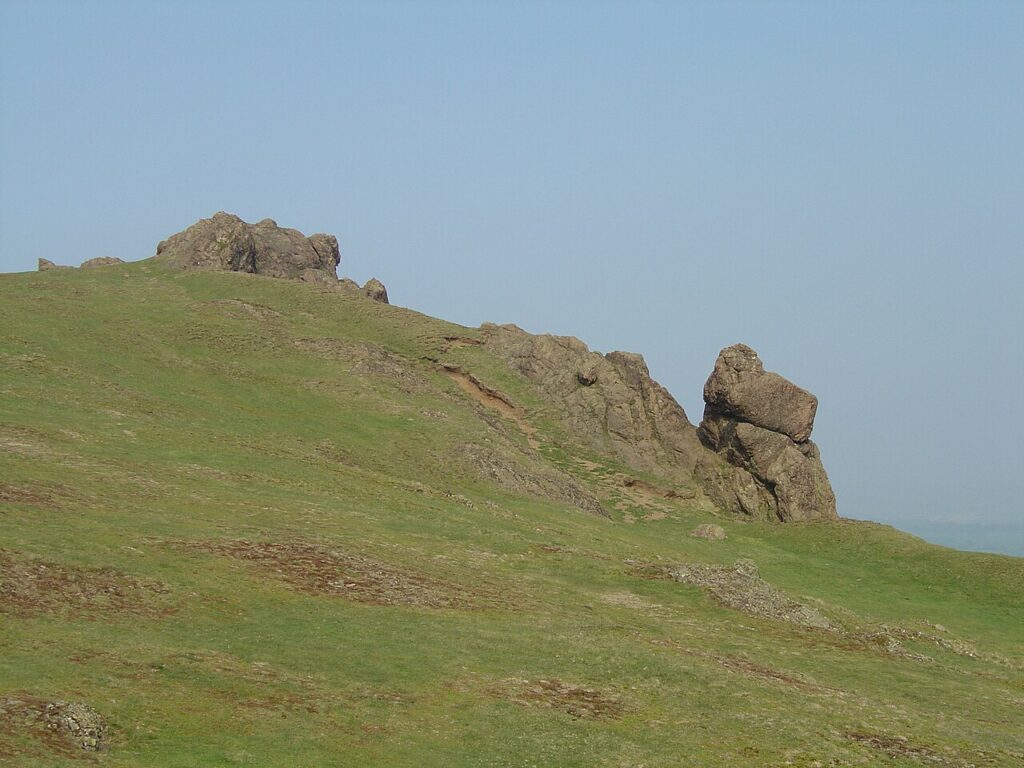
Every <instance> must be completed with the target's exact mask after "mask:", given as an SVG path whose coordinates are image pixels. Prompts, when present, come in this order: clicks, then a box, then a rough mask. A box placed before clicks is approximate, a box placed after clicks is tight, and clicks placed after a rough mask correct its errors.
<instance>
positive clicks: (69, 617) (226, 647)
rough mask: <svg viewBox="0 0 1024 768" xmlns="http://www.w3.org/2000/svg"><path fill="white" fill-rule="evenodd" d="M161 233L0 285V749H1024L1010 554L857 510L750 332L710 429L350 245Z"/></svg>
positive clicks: (342, 761)
mask: <svg viewBox="0 0 1024 768" xmlns="http://www.w3.org/2000/svg"><path fill="white" fill-rule="evenodd" d="M159 251H160V252H159V254H158V255H156V256H154V257H153V258H149V259H143V260H140V261H132V262H128V263H125V262H121V261H120V260H117V259H114V258H112V257H111V258H104V259H100V260H94V259H90V260H88V261H87V262H86V263H85V264H83V266H86V268H84V269H72V268H63V269H59V268H56V265H55V264H53V263H52V262H47V263H45V264H42V265H41V266H42V267H44V269H43V270H42V271H39V272H32V273H24V274H9V275H0V647H2V648H3V653H0V763H3V764H4V765H5V766H6V765H10V766H12V768H37V767H38V766H48V767H50V766H53V767H54V768H58V767H63V766H66V767H67V768H71V767H72V766H75V765H82V764H83V760H84V761H86V762H90V763H92V762H95V763H96V764H97V765H103V766H108V767H109V768H129V767H131V768H134V767H135V766H154V768H163V767H164V766H167V767H168V768H170V766H207V765H210V766H214V765H260V766H268V767H277V766H281V767H282V768H284V767H285V766H288V767H289V768H290V767H291V766H335V765H337V766H389V767H390V766H395V767H396V768H405V767H408V768H412V767H413V766H415V767H416V768H423V766H467V768H468V767H470V766H472V767H473V768H475V767H477V766H495V767H497V766H507V767H508V768H518V767H519V766H524V767H525V766H530V765H550V766H558V767H559V768H595V767H600V768H640V766H677V765H685V766H701V767H702V768H704V767H706V768H726V767H728V768H732V767H733V766H757V767H761V766H785V765H792V766H797V767H799V768H814V767H815V766H818V768H821V766H826V765H827V766H834V767H835V768H842V766H851V767H852V766H858V765H871V766H875V765H879V766H892V768H896V767H897V766H901V767H902V768H909V767H910V766H915V765H937V766H948V767H949V768H969V767H970V766H976V767H977V768H980V767H981V766H986V767H987V766H1011V765H1020V764H1021V761H1022V760H1024V738H1022V733H1024V731H1022V729H1021V728H1020V722H1021V705H1022V702H1021V691H1022V690H1024V688H1022V682H1024V678H1022V671H1024V652H1022V650H1021V649H1022V648H1024V631H1022V628H1024V619H1022V617H1024V591H1022V590H1021V584H1024V560H1020V559H1015V558H1009V557H1000V556H995V555H981V554H976V553H966V552H956V551H954V550H948V549H944V548H941V547H935V546H932V545H929V544H927V543H925V542H923V541H921V540H919V539H915V538H914V537H912V536H908V535H906V534H902V533H900V532H898V531H895V530H893V529H891V528H888V527H885V526H880V525H877V524H873V523H866V522H862V521H855V520H847V519H839V518H837V517H836V516H835V506H834V499H833V496H832V493H831V490H830V489H829V487H828V480H827V477H826V476H825V472H824V469H822V468H821V463H820V459H819V458H818V451H817V448H816V447H815V446H814V444H813V443H812V442H811V434H812V427H813V421H814V417H815V415H816V412H817V406H818V403H817V400H816V398H815V397H814V396H813V395H812V394H810V393H809V392H806V391H805V390H803V389H801V388H800V387H798V386H796V385H795V384H793V383H791V382H789V381H787V380H786V379H785V378H783V377H782V376H779V375H777V374H773V373H771V372H769V371H766V370H765V368H764V365H763V364H762V362H761V360H760V359H759V358H758V356H757V354H756V353H755V352H754V351H753V350H752V349H750V348H749V347H746V346H743V345H735V346H731V347H727V348H726V349H725V350H723V351H722V353H721V354H720V355H719V356H718V360H717V361H716V362H715V365H714V370H713V371H711V375H710V377H708V379H707V383H706V385H705V388H704V399H705V408H704V413H703V415H702V419H701V421H700V424H699V426H698V425H694V424H693V423H692V422H691V420H690V419H689V418H688V417H687V414H686V413H685V412H684V410H683V409H682V408H681V407H680V406H679V404H678V403H677V402H676V400H675V399H674V398H673V397H672V395H671V394H670V393H669V392H668V391H667V390H666V389H665V388H664V387H662V386H660V385H659V384H658V383H657V382H656V381H655V380H654V379H653V378H652V377H651V375H650V372H649V370H648V368H647V365H646V363H645V362H644V359H643V357H642V356H640V355H638V354H635V353H629V352H621V351H617V352H608V353H607V354H604V353H600V352H597V351H594V350H591V349H590V348H588V347H587V345H586V344H584V343H583V342H582V341H580V340H578V339H574V338H571V337H564V336H551V335H534V334H530V333H527V332H525V331H523V330H522V329H520V328H518V327H516V326H514V325H494V324H484V325H483V326H481V327H479V328H468V327H464V326H460V325H457V324H454V323H450V322H446V321H444V320H440V319H437V318H433V317H428V316H426V315H423V314H420V313H418V312H415V311H413V310H410V309H406V308H403V307H400V306H395V305H391V304H387V303H384V301H382V299H383V298H384V294H386V291H385V290H384V287H383V284H382V283H379V281H378V282H376V283H374V282H373V281H371V284H370V285H368V286H364V287H363V288H358V286H355V285H354V284H353V283H351V281H346V280H344V279H342V280H338V279H337V270H338V267H339V265H340V264H339V261H340V256H341V254H340V249H338V248H337V247H336V244H335V241H334V240H333V238H330V236H328V235H314V236H311V237H306V236H305V235H303V234H302V233H301V232H297V231H294V230H284V229H282V228H279V227H277V225H276V224H274V223H273V222H270V221H269V220H264V221H263V222H261V223H258V224H247V223H245V222H243V221H241V220H240V219H238V218H237V217H232V216H230V215H228V214H220V215H217V216H214V217H212V218H211V219H207V220H204V221H201V222H199V223H198V224H197V225H195V228H190V229H189V230H185V232H183V233H180V234H179V235H175V236H172V237H170V238H167V239H166V240H165V241H164V244H163V245H162V246H161V247H160V249H159ZM47 255H49V256H54V257H57V258H59V255H57V254H47ZM311 272H314V273H316V274H315V275H313V276H311V275H310V273H311ZM367 288H368V289H369V290H364V289H367ZM709 363H710V361H709ZM709 367H710V366H709ZM959 702H970V706H969V707H966V706H959V705H958V703H959Z"/></svg>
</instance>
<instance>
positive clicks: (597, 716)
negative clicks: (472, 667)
mask: <svg viewBox="0 0 1024 768" xmlns="http://www.w3.org/2000/svg"><path fill="white" fill-rule="evenodd" d="M490 692H491V694H492V695H494V696H497V697H498V698H501V699H504V700H506V701H511V702H514V703H516V704H520V705H522V706H526V707H544V708H547V709H558V710H561V711H562V712H565V713H566V714H568V715H571V716H572V717H575V718H578V719H579V718H587V719H593V720H617V719H619V718H620V717H622V712H623V710H624V707H623V704H622V700H621V699H620V698H619V697H618V696H616V695H614V694H611V693H608V692H606V691H600V690H597V689H596V688H588V687H585V686H580V685H573V684H572V683H567V682H565V681H563V680H557V679H551V680H518V679H515V678H513V679H510V680H503V681H502V682H501V683H499V684H498V685H496V686H494V687H493V688H491V690H490Z"/></svg>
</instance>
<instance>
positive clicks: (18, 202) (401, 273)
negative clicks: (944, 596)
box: [0, 0, 1024, 555]
mask: <svg viewBox="0 0 1024 768" xmlns="http://www.w3.org/2000/svg"><path fill="white" fill-rule="evenodd" d="M1021 39H1024V5H1022V4H1011V3H970V4H968V3H963V4H956V3H903V4H900V5H897V6H887V5H882V4H864V3H822V4H805V3H760V4H744V3H714V4H710V3H692V4H686V5H682V4H661V3H639V4H629V5H626V4H614V3H554V4H541V3H536V4H531V3H526V4H515V5H511V4H509V5H504V4H488V5H485V6H479V5H476V4H471V3H397V2H396V3H387V4H370V3H349V4H340V5H332V4H321V3H298V4H287V5H286V4H282V3H229V2H221V3H180V4H173V5H172V4H149V3H118V2H108V3H99V2H96V3H46V2H39V3H18V2H10V0H8V1H7V2H4V1H3V0H0V99H2V103H3V104H4V109H3V110H2V111H0V271H5V272H10V271H24V270H33V269H35V263H36V259H37V258H39V257H43V258H48V259H52V260H53V261H56V262H58V263H65V264H78V263H80V262H81V261H83V260H85V259H87V258H91V257H94V256H101V255H113V256H119V257H121V258H124V259H126V260H135V259H140V258H145V257H148V256H151V255H152V254H153V253H154V251H155V248H156V244H157V242H158V241H159V240H161V239H162V238H165V237H167V236H168V235H170V234H172V233H174V232H176V231H179V230H181V229H183V228H184V227H186V226H188V225H189V224H191V223H192V222H194V221H195V220H196V219H199V218H202V217H207V216H210V215H212V214H213V213H214V212H215V211H217V210H228V211H231V212H233V213H236V214H238V215H240V216H242V217H243V218H245V219H246V220H248V221H256V220H259V219H262V218H265V217H270V218H273V219H275V220H277V221H278V222H279V223H280V224H281V225H282V226H289V227H295V228H298V229H301V230H303V231H304V232H306V233H307V234H309V233H312V232H318V231H325V232H331V233H334V234H336V235H337V237H338V240H339V242H340V244H341V250H342V264H341V268H340V269H339V274H340V275H348V276H352V277H355V278H356V279H358V280H359V281H360V282H362V281H364V280H366V279H368V278H369V277H371V276H375V277H379V278H380V279H381V280H383V281H384V283H385V284H386V285H387V287H388V291H389V294H390V296H391V299H392V302H393V303H395V304H399V305H401V306H406V307H410V308H412V309H416V310H418V311H421V312H425V313H427V314H431V315H435V316H440V317H443V318H445V319H448V320H452V321H455V322H459V323H463V324H466V325H478V324H479V323H481V322H483V321H487V320H490V321H495V322H514V323H516V324H517V325H520V326H522V327H524V328H525V329H527V330H529V331H531V332H548V333H557V334H571V335H574V336H578V337H580V338H582V339H583V340H584V341H586V342H587V343H588V344H589V345H590V346H591V347H593V348H595V349H598V350H600V351H603V352H608V351H611V350H613V349H625V350H629V351H635V352H640V353H642V354H643V355H644V356H645V358H646V360H647V362H648V364H649V366H650V369H651V373H652V375H653V376H654V377H655V378H656V379H658V380H659V381H660V382H661V383H662V384H664V385H665V386H666V387H668V389H669V390H670V391H671V392H672V393H673V394H674V395H675V397H676V398H677V399H678V400H679V401H680V403H681V404H682V405H683V406H684V408H685V409H686V412H687V414H688V416H689V417H690V420H691V421H693V422H694V423H697V422H699V421H700V417H701V411H702V403H701V387H702V385H703V383H704V380H705V379H706V377H707V375H708V373H709V372H710V370H711V368H712V366H713V364H714V360H715V356H716V355H717V353H718V351H719V349H721V348H722V347H724V346H726V345H728V344H732V343H736V342H740V341H742V342H744V343H747V344H749V345H751V346H752V347H754V348H755V349H756V350H757V351H758V352H759V353H760V355H761V358H762V360H763V361H764V363H765V366H766V367H767V368H769V369H770V370H774V371H778V372H779V373H781V374H783V375H784V376H786V377H787V378H790V379H791V380H793V381H794V382H796V383H797V384H799V385H801V386H803V387H806V388H807V389H809V390H811V391H812V392H814V393H815V394H816V395H817V396H818V398H819V401H820V406H819V411H818V418H817V421H816V423H815V429H814V436H813V437H814V439H815V441H816V442H818V443H819V445H820V446H821V449H822V458H823V461H824V464H825V467H826V469H827V470H828V472H829V475H830V477H831V479H832V482H833V484H834V486H835V490H836V494H837V497H838V503H839V513H840V514H841V515H843V516H846V517H853V518H860V519H871V520H877V521H880V522H885V523H889V524H892V525H895V526H897V527H900V528H903V529H905V530H909V531H911V532H913V533H917V534H919V535H924V536H925V537H926V538H929V539H930V540H933V541H936V542H937V543H941V544H946V545H954V546H958V547H962V548H968V549H987V550H990V551H992V550H998V551H1003V552H1007V553H1010V554H1018V555H1024V509H1022V503H1021V499H1022V498H1024V460H1022V456H1021V449H1020V446H1019V442H1018V441H1017V439H1016V435H1018V434H1020V432H1021V430H1022V428H1024V403H1022V401H1021V398H1020V397H1019V396H1018V395H1017V394H1016V393H1017V392H1019V390H1020V382H1021V381H1022V380H1024V343H1022V339H1021V329H1022V328H1024V302H1022V301H1021V298H1020V295H1019V293H1020V288H1019V286H1020V285H1022V284H1024V267H1022V266H1021V255H1022V250H1024V249H1022V246H1024V216H1021V215H1020V209H1021V201H1022V199H1024V142H1022V141H1021V136H1024V98H1021V97H1022V96H1024V93H1022V92H1024V87H1022V86H1024V74H1022V73H1024V49H1022V47H1021V46H1020V40H1021ZM1002 390H1007V393H1006V394H1005V395H1002V396H1001V392H1002Z"/></svg>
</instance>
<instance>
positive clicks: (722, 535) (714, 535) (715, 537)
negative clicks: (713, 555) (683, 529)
mask: <svg viewBox="0 0 1024 768" xmlns="http://www.w3.org/2000/svg"><path fill="white" fill-rule="evenodd" d="M690 535H691V536H693V538H695V539H707V540H708V541H722V540H723V539H727V538H728V535H727V534H726V532H725V528H723V527H722V526H720V525H715V524H714V523H704V525H698V526H697V527H696V528H694V529H693V530H692V531H690Z"/></svg>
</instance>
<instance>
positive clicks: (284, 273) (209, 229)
mask: <svg viewBox="0 0 1024 768" xmlns="http://www.w3.org/2000/svg"><path fill="white" fill-rule="evenodd" d="M156 253H157V256H158V257H160V258H161V259H163V260H165V261H167V262H170V263H171V264H173V265H174V266H176V267H179V268H181V269H220V270H227V271H233V272H249V273H252V274H257V275H266V276H268V277H284V278H293V279H301V280H304V281H306V282H313V283H320V284H332V283H335V282H337V278H338V275H337V267H338V264H340V263H341V254H340V252H339V249H338V241H337V239H335V237H334V236H333V235H324V234H316V235H312V236H310V237H306V236H305V235H303V234H302V233H301V232H299V231H298V230H297V229H285V228H283V227H279V226H277V223H276V222H275V221H274V220H273V219H263V221H260V222H258V223H257V224H248V223H246V222H244V221H242V220H241V219H240V218H238V217H237V216H234V215H232V214H230V213H223V212H221V213H217V214H214V216H213V217H212V218H209V219H200V220H199V221H198V222H196V223H195V224H193V225H192V226H191V227H189V228H188V229H186V230H184V231H183V232H179V233H178V234H176V235H172V236H171V237H169V238H167V239H166V240H164V241H163V242H162V243H160V245H159V246H157V249H156ZM83 266H84V265H83Z"/></svg>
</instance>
